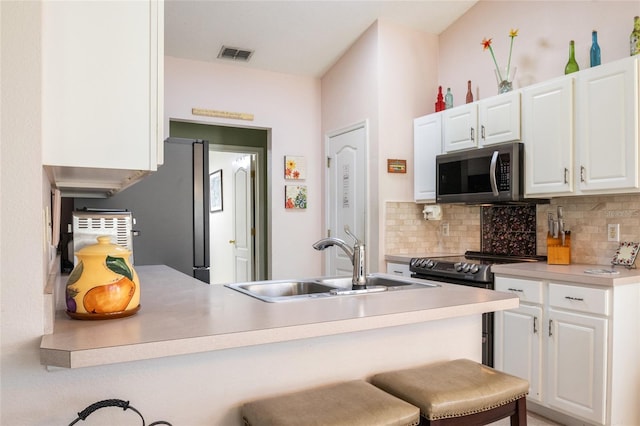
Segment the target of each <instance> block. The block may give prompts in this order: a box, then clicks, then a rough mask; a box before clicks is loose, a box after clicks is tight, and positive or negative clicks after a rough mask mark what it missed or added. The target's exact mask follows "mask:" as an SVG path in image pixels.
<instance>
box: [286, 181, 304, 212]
mask: <svg viewBox="0 0 640 426" xmlns="http://www.w3.org/2000/svg"><path fill="white" fill-rule="evenodd" d="M284 208H285V209H306V208H307V186H306V185H285V187H284Z"/></svg>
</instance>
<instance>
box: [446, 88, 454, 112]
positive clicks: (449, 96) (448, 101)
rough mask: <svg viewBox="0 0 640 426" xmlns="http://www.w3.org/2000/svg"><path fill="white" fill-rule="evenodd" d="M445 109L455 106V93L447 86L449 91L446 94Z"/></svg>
mask: <svg viewBox="0 0 640 426" xmlns="http://www.w3.org/2000/svg"><path fill="white" fill-rule="evenodd" d="M444 105H445V109H449V108H453V93H451V87H447V93H446V95H444Z"/></svg>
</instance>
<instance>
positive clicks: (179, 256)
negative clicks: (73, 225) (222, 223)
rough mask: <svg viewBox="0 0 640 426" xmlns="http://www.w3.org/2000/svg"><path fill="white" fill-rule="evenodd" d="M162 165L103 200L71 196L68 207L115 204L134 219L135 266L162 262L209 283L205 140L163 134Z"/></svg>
mask: <svg viewBox="0 0 640 426" xmlns="http://www.w3.org/2000/svg"><path fill="white" fill-rule="evenodd" d="M164 158H165V160H164V164H163V165H162V166H161V167H159V168H158V170H157V171H156V172H154V173H152V174H151V175H149V176H147V177H146V178H144V179H142V181H140V182H138V183H136V184H135V185H133V186H131V187H129V188H127V189H125V190H124V191H122V192H120V193H117V194H115V195H114V196H113V197H111V198H107V199H94V198H76V199H75V200H74V208H76V209H82V208H84V207H90V208H116V209H127V210H129V211H131V213H132V215H133V217H134V218H135V221H136V223H135V225H134V230H135V231H136V234H137V235H136V236H135V237H134V238H133V252H134V258H135V264H136V265H158V264H165V265H168V266H170V267H172V268H174V269H177V270H179V271H181V272H184V273H185V274H189V275H191V276H193V277H195V278H197V279H199V280H200V281H203V282H206V283H209V143H208V142H207V141H193V140H190V139H180V138H169V139H168V140H167V141H166V142H165V146H164Z"/></svg>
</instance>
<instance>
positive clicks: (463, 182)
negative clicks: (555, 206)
mask: <svg viewBox="0 0 640 426" xmlns="http://www.w3.org/2000/svg"><path fill="white" fill-rule="evenodd" d="M522 201H525V199H524V144H523V143H520V142H514V143H506V144H500V145H495V146H491V147H487V148H479V149H471V150H467V151H460V152H452V153H446V154H440V155H438V156H436V202H437V203H468V204H489V203H505V202H522ZM526 201H527V202H540V203H548V202H549V200H534V199H527V200H526Z"/></svg>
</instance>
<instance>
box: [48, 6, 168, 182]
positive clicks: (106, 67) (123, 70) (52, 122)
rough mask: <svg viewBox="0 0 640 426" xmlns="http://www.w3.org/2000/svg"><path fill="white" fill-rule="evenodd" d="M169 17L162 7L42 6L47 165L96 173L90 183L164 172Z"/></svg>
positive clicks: (92, 175)
mask: <svg viewBox="0 0 640 426" xmlns="http://www.w3.org/2000/svg"><path fill="white" fill-rule="evenodd" d="M163 13H164V12H163V7H162V4H161V3H160V4H158V2H157V1H138V2H82V1H79V2H44V3H43V5H42V22H43V24H42V27H43V30H42V57H43V61H42V66H43V70H42V75H43V79H42V81H43V82H42V99H43V102H42V109H43V111H42V112H43V114H42V117H43V119H42V131H43V153H42V157H43V164H45V165H48V166H57V167H71V168H74V170H75V171H76V172H77V174H81V172H82V171H83V170H86V169H88V168H92V169H93V170H94V172H93V173H92V174H91V176H90V177H91V179H89V180H90V181H92V180H94V179H98V178H100V176H99V172H100V170H108V169H111V170H114V169H126V170H143V171H153V170H156V169H157V166H158V164H159V163H160V162H161V158H162V144H163V142H162V137H163V132H162V131H161V126H162V122H163V117H162V115H163V114H162V86H163V84H164V79H163V77H162V69H163V61H164V53H163V45H164V37H163V31H164V23H163ZM69 175H73V173H70V174H69ZM83 177H86V176H83ZM80 183H82V182H80ZM85 183H86V182H85Z"/></svg>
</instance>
